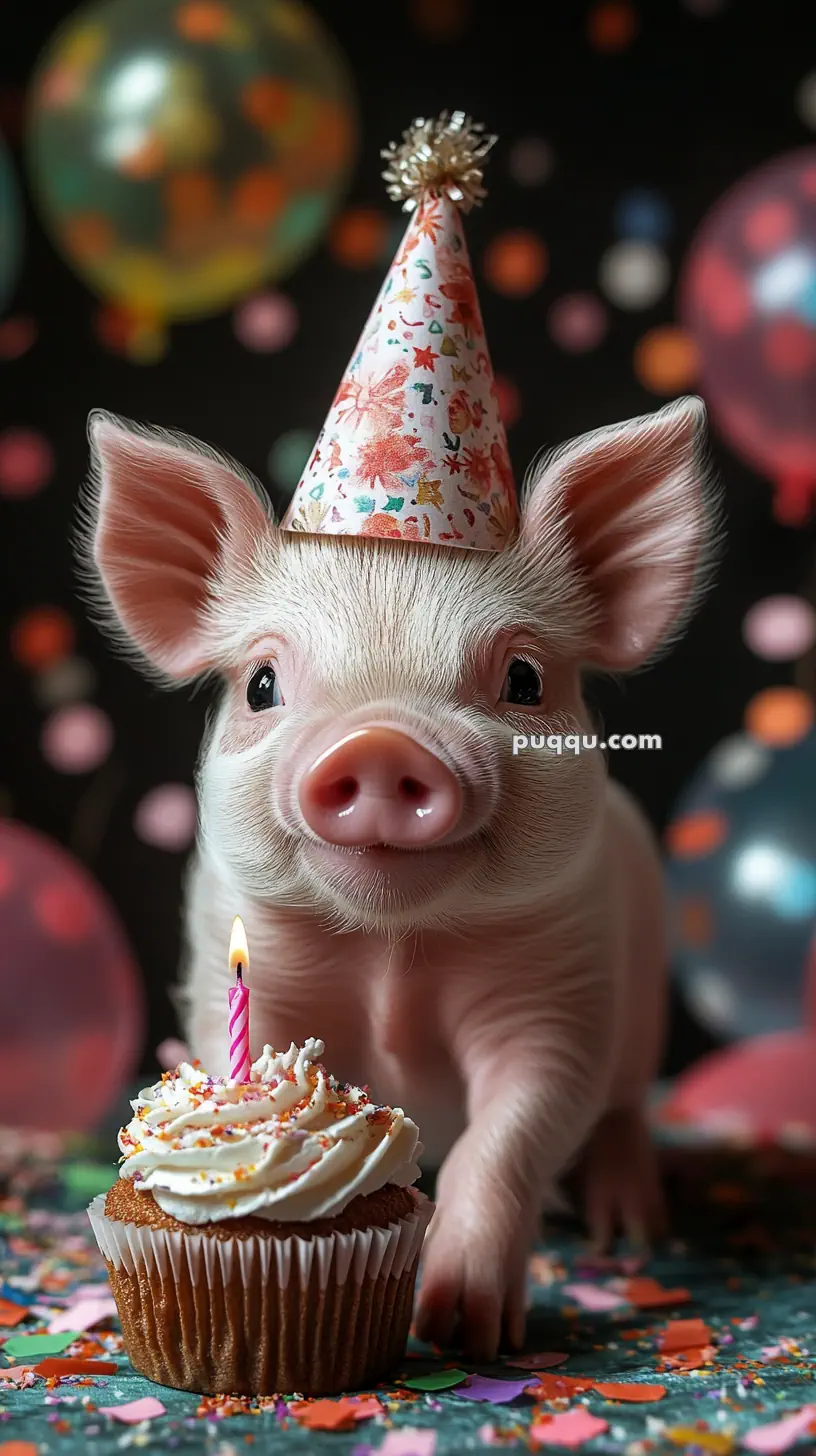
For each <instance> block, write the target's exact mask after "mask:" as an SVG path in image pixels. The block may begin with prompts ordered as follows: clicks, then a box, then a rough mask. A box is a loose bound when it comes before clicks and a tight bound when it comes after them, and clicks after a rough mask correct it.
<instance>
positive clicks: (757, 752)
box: [665, 688, 816, 1040]
mask: <svg viewBox="0 0 816 1456" xmlns="http://www.w3.org/2000/svg"><path fill="white" fill-rule="evenodd" d="M804 698H805V695H804V694H799V693H798V692H797V691H796V690H795V689H782V688H780V689H772V690H769V692H766V693H762V694H759V695H758V697H757V698H755V699H754V700H753V701H752V702H751V703H750V704H749V705H748V708H747V710H746V714H745V731H744V732H743V733H740V734H736V735H734V736H733V737H732V738H729V739H726V740H725V741H724V742H723V743H721V744H719V745H718V747H717V748H715V749H714V751H713V752H712V753H711V754H710V755H709V757H708V759H707V760H706V761H705V763H704V764H703V765H702V767H701V768H700V770H699V771H698V773H697V774H696V775H695V777H694V778H693V780H692V782H691V784H690V785H689V787H688V789H687V790H686V791H685V793H684V794H683V795H682V797H681V799H680V802H679V804H678V805H677V809H676V812H675V815H674V818H673V821H672V823H671V824H670V826H669V828H668V830H667V833H666V841H665V845H666V852H667V861H668V862H667V873H668V883H669V895H670V911H671V928H672V942H673V946H672V948H673V964H674V967H675V971H676V975H677V979H678V981H679V984H680V987H681V990H682V992H683V994H684V996H685V998H686V1000H687V1002H688V1004H689V1006H690V1008H691V1010H692V1011H693V1012H694V1014H695V1015H696V1016H697V1018H698V1019H699V1020H700V1021H701V1022H702V1023H703V1025H705V1026H706V1027H707V1028H708V1029H709V1030H710V1031H711V1032H713V1033H714V1034H715V1035H716V1036H718V1037H721V1038H723V1039H724V1040H731V1039H734V1038H738V1037H744V1036H757V1035H759V1034H761V1033H763V1032H769V1031H781V1030H785V1029H787V1028H793V1027H796V1026H798V1025H800V1024H801V1023H802V1019H803V998H804V990H805V973H806V964H807V956H808V949H809V946H810V943H811V940H812V937H813V931H814V925H816V729H814V727H813V705H812V704H810V706H809V710H808V708H807V705H806V703H805V701H804ZM807 702H808V703H809V700H807Z"/></svg>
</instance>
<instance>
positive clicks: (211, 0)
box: [176, 0, 231, 42]
mask: <svg viewBox="0 0 816 1456" xmlns="http://www.w3.org/2000/svg"><path fill="white" fill-rule="evenodd" d="M230 19H231V16H230V13H229V11H228V10H227V9H226V7H225V6H224V5H219V4H218V3H217V0H187V3H186V4H183V5H179V6H178V7H177V9H176V29H177V30H178V32H179V35H183V36H184V39H185V40H193V41H205V42H206V41H214V40H221V38H222V36H224V35H226V34H227V32H228V30H229V26H230Z"/></svg>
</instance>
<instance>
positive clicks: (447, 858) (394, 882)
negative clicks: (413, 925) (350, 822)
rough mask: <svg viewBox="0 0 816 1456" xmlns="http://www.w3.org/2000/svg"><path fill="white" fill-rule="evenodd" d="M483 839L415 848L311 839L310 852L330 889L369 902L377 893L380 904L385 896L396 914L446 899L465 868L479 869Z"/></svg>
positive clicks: (310, 858) (308, 850) (308, 844)
mask: <svg viewBox="0 0 816 1456" xmlns="http://www.w3.org/2000/svg"><path fill="white" fill-rule="evenodd" d="M478 837H479V836H478V835H474V836H472V837H471V838H470V839H469V840H468V841H465V840H458V841H456V842H455V843H452V844H440V845H428V846H426V847H423V846H421V845H417V846H416V847H415V848H411V847H403V846H399V845H394V844H388V843H387V842H382V843H375V844H365V845H334V844H330V843H328V842H327V841H325V840H324V841H315V840H311V841H308V842H307V844H306V845H305V846H304V849H305V850H306V856H307V858H308V859H309V860H310V861H311V863H312V868H313V870H317V871H318V872H319V873H320V874H321V876H325V878H326V881H327V885H329V886H331V887H332V888H333V890H334V891H335V892H339V893H340V894H341V895H342V896H343V898H344V899H345V898H347V897H348V898H349V899H350V900H351V901H353V902H356V901H358V900H359V899H360V898H361V897H362V898H363V899H364V900H367V899H368V898H369V897H370V895H371V894H372V893H374V894H376V895H377V897H378V901H379V902H380V903H384V902H383V900H382V897H385V902H387V901H388V900H389V899H391V898H392V897H393V901H394V908H395V909H396V907H397V906H398V905H402V906H403V908H407V905H409V904H415V905H417V906H418V905H419V904H425V905H427V904H428V902H430V901H435V900H437V899H439V898H445V896H446V893H447V892H448V891H449V890H450V889H451V887H452V886H453V885H454V884H456V883H458V881H459V880H460V878H461V874H462V871H463V870H464V869H465V867H466V866H467V867H469V868H471V869H472V868H473V865H474V859H475V857H476V849H477V846H476V845H475V843H474V841H475V840H476V839H478Z"/></svg>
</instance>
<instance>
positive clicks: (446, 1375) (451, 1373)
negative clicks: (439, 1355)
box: [400, 1370, 468, 1391]
mask: <svg viewBox="0 0 816 1456" xmlns="http://www.w3.org/2000/svg"><path fill="white" fill-rule="evenodd" d="M467 1378H468V1373H467V1371H466V1370H431V1371H429V1372H428V1374H427V1375H413V1376H412V1377H411V1379H410V1380H401V1381H400V1384H401V1385H406V1386H407V1387H408V1389H409V1390H425V1391H427V1390H450V1389H451V1387H452V1386H454V1385H461V1384H462V1382H463V1381H464V1380H467Z"/></svg>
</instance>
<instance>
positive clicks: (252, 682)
mask: <svg viewBox="0 0 816 1456" xmlns="http://www.w3.org/2000/svg"><path fill="white" fill-rule="evenodd" d="M247 702H248V703H249V706H250V708H251V709H252V711H253V713H262V712H263V710H264V708H279V707H280V706H281V704H282V703H283V697H282V695H281V690H280V688H279V687H278V679H277V676H276V673H275V669H274V668H273V667H270V666H269V664H268V663H265V664H264V666H263V667H259V668H258V670H257V672H253V674H252V677H251V678H250V679H249V682H248V684H247Z"/></svg>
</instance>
